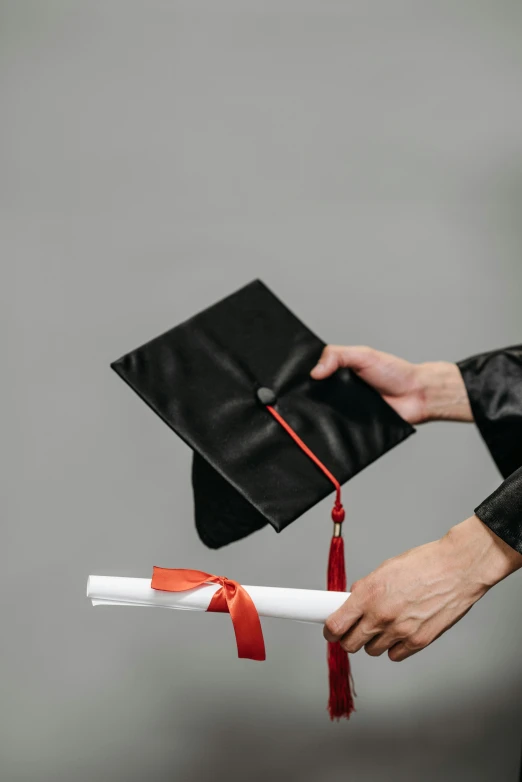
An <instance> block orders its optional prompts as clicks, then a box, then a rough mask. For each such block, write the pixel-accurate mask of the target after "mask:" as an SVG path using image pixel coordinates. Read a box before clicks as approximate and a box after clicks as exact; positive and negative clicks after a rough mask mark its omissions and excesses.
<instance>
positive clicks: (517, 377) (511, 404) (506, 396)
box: [458, 345, 522, 554]
mask: <svg viewBox="0 0 522 782" xmlns="http://www.w3.org/2000/svg"><path fill="white" fill-rule="evenodd" d="M458 367H459V369H460V372H461V374H462V377H463V379H464V384H465V386H466V389H467V392H468V396H469V400H470V404H471V409H472V412H473V416H474V419H475V423H476V425H477V427H478V429H479V431H480V433H481V435H482V438H483V440H484V442H485V443H486V445H487V447H488V449H489V451H490V453H491V456H492V457H493V460H494V461H495V464H496V465H497V467H498V469H499V470H500V472H501V474H502V476H503V477H504V478H506V480H505V481H504V483H502V484H501V485H500V486H499V488H498V489H496V491H494V492H493V494H491V495H490V496H489V497H488V498H487V499H486V500H484V502H482V503H481V504H480V505H479V506H478V507H477V508H475V513H476V515H477V516H478V517H479V519H481V521H483V522H484V524H487V526H488V527H489V528H490V529H491V530H492V531H493V532H494V533H495V534H496V535H498V536H499V537H500V538H502V540H504V541H505V542H506V543H508V544H509V545H510V546H512V547H513V548H514V549H516V550H517V551H519V552H520V553H521V554H522V345H515V346H513V347H509V348H504V349H503V350H494V351H491V352H490V353H483V354H481V355H478V356H472V357H471V358H468V359H466V360H465V361H460V362H458Z"/></svg>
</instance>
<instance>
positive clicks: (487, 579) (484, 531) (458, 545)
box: [442, 516, 522, 592]
mask: <svg viewBox="0 0 522 782" xmlns="http://www.w3.org/2000/svg"><path fill="white" fill-rule="evenodd" d="M442 540H443V541H445V543H446V545H447V546H448V547H449V549H450V550H453V551H454V552H455V558H456V561H458V567H459V569H460V571H461V572H462V573H467V574H469V575H470V577H471V578H472V580H473V582H474V584H475V586H476V587H477V588H478V589H481V588H482V589H483V590H484V592H485V591H487V590H488V589H490V588H491V587H492V586H494V585H495V584H498V583H499V581H502V580H503V579H504V578H507V576H509V575H510V574H511V573H514V572H515V571H516V570H519V569H520V568H522V554H520V553H519V552H518V551H516V550H515V549H514V548H513V547H512V546H510V545H508V544H507V543H506V542H505V541H504V540H503V539H502V538H500V537H498V535H496V534H495V533H494V532H493V531H492V530H491V528H490V527H489V526H487V525H486V524H484V523H483V522H482V521H481V520H480V519H479V518H478V517H477V516H471V517H470V518H469V519H466V520H465V521H463V522H461V523H460V524H457V525H456V526H455V527H452V528H451V529H450V530H449V532H448V533H447V534H446V535H445V537H444V538H443V539H442Z"/></svg>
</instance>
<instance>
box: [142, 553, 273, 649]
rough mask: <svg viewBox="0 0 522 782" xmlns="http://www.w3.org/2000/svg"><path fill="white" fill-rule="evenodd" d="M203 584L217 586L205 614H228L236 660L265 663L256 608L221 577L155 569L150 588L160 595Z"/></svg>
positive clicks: (245, 594) (238, 587)
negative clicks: (238, 658)
mask: <svg viewBox="0 0 522 782" xmlns="http://www.w3.org/2000/svg"><path fill="white" fill-rule="evenodd" d="M204 584H221V589H218V591H217V592H216V593H215V594H214V595H213V597H212V600H211V601H210V604H209V607H208V608H207V611H211V612H217V613H221V614H230V618H231V619H232V625H233V627H234V633H235V635H236V643H237V655H238V657H243V658H247V659H249V660H265V659H266V655H265V642H264V640H263V630H262V629H261V622H260V621H259V614H258V613H257V608H256V607H255V605H254V602H253V600H252V598H251V597H250V595H249V594H248V592H247V591H246V589H243V587H242V586H241V584H238V582H237V581H232V579H230V578H225V577H224V576H211V575H210V574H209V573H202V572H201V570H185V569H183V568H163V567H155V568H154V569H153V573H152V581H151V587H152V589H158V590H161V591H163V592H187V591H188V590H189V589H195V588H196V587H199V586H203V585H204Z"/></svg>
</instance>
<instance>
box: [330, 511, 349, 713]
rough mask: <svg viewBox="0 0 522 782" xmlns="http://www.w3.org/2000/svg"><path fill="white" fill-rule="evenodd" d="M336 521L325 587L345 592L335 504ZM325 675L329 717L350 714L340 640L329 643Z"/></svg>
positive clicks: (339, 515)
mask: <svg viewBox="0 0 522 782" xmlns="http://www.w3.org/2000/svg"><path fill="white" fill-rule="evenodd" d="M332 518H333V520H334V523H335V527H334V536H333V538H332V542H331V544H330V556H329V558H328V590H329V591H332V592H346V568H345V564H344V541H343V539H342V536H341V522H342V521H343V519H344V510H343V508H342V506H339V505H337V504H336V507H335V508H334V509H333V511H332ZM328 677H329V680H330V699H329V701H328V711H329V713H330V719H331V720H340V719H341V717H345V718H346V719H348V718H349V716H350V714H351V713H352V711H355V705H354V700H353V692H352V678H351V673H350V661H349V658H348V653H347V652H345V651H344V649H343V648H342V647H341V644H340V643H334V644H332V643H329V644H328Z"/></svg>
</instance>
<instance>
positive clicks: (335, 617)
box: [323, 595, 363, 643]
mask: <svg viewBox="0 0 522 782" xmlns="http://www.w3.org/2000/svg"><path fill="white" fill-rule="evenodd" d="M362 613H363V612H362V609H361V607H360V606H359V605H358V603H357V600H356V598H355V596H354V595H350V597H349V598H348V600H346V602H345V603H343V605H342V606H341V607H340V608H338V609H337V611H335V612H334V613H333V614H330V616H329V617H328V619H327V620H326V622H325V624H324V628H323V635H324V637H325V638H326V640H327V641H330V643H335V642H336V641H340V640H341V638H342V637H343V635H345V634H346V633H347V632H348V631H349V630H350V629H351V628H352V627H353V625H354V624H355V623H356V622H358V621H359V619H360V618H361V616H362Z"/></svg>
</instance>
